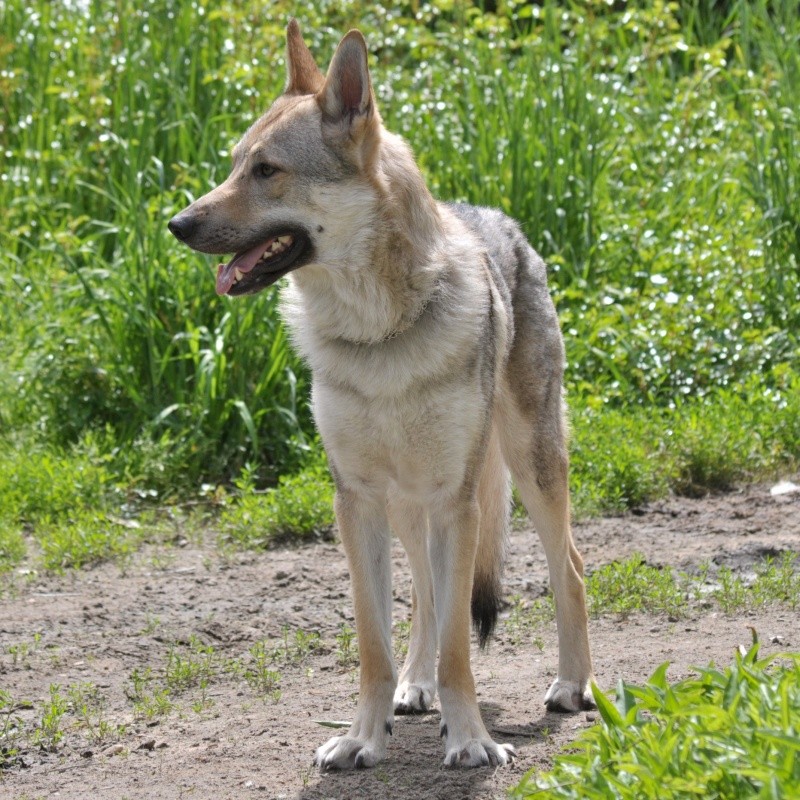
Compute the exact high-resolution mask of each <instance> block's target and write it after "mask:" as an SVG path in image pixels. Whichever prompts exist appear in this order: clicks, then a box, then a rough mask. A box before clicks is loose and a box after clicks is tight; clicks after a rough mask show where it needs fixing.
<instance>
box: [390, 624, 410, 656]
mask: <svg viewBox="0 0 800 800" xmlns="http://www.w3.org/2000/svg"><path fill="white" fill-rule="evenodd" d="M410 638H411V620H410V619H403V620H400V621H399V622H396V623H395V625H394V630H393V636H392V640H393V641H394V654H395V657H396V658H405V656H406V654H407V653H408V643H409V640H410Z"/></svg>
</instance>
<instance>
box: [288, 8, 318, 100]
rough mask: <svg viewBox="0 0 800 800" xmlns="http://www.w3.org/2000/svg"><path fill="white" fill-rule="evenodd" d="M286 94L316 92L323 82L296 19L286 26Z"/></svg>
mask: <svg viewBox="0 0 800 800" xmlns="http://www.w3.org/2000/svg"><path fill="white" fill-rule="evenodd" d="M286 72H287V79H286V89H285V90H284V91H285V93H286V94H316V93H317V92H318V91H319V90H320V89H321V88H322V85H323V84H324V83H325V76H324V75H323V74H322V73H321V72H320V71H319V67H318V66H317V64H316V62H315V61H314V56H312V55H311V51H310V50H309V49H308V45H306V43H305V42H304V41H303V37H302V35H301V34H300V26H299V25H298V24H297V20H296V19H291V20H289V26H288V27H287V28H286Z"/></svg>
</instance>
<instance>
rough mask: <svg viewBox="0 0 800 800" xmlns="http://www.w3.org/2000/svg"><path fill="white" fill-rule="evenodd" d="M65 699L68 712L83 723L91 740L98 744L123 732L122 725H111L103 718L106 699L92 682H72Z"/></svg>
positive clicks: (123, 727)
mask: <svg viewBox="0 0 800 800" xmlns="http://www.w3.org/2000/svg"><path fill="white" fill-rule="evenodd" d="M67 699H68V703H69V710H70V712H71V713H72V714H73V715H74V716H76V717H77V718H78V719H79V720H80V721H81V722H82V723H83V725H84V726H85V727H86V730H87V732H88V734H89V738H90V739H91V740H92V741H93V742H96V743H98V744H99V743H102V742H106V741H108V740H110V739H113V738H118V737H119V736H122V735H123V734H124V733H125V726H124V725H113V724H112V723H110V722H108V720H106V719H105V718H104V714H105V707H106V701H105V698H104V697H103V696H102V695H101V694H100V691H99V690H98V688H97V687H96V686H95V685H94V684H93V683H74V684H72V685H71V686H69V688H68V689H67Z"/></svg>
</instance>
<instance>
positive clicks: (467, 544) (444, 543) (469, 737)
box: [429, 497, 514, 767]
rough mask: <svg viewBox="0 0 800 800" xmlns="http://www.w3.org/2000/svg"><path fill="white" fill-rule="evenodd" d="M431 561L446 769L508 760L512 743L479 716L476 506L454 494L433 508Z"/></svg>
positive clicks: (506, 761)
mask: <svg viewBox="0 0 800 800" xmlns="http://www.w3.org/2000/svg"><path fill="white" fill-rule="evenodd" d="M430 519H431V530H430V544H429V547H430V562H431V569H432V573H433V575H434V605H435V608H436V626H437V629H438V633H439V674H438V679H439V680H438V688H439V699H440V701H441V704H442V723H441V726H442V727H441V735H442V737H443V738H444V741H445V744H444V746H445V759H444V763H445V765H446V766H448V767H481V766H489V765H492V766H498V765H502V764H507V763H508V762H509V761H511V760H512V759H513V757H514V748H513V747H512V746H511V745H509V744H497V743H496V742H494V741H493V740H492V738H491V737H490V736H489V733H488V732H487V730H486V726H485V725H484V724H483V720H482V719H481V713H480V709H479V708H478V699H477V696H476V694H475V681H474V679H473V677H472V669H471V668H470V651H469V636H470V630H469V629H470V599H471V596H472V576H473V571H474V568H475V553H476V551H477V546H478V521H479V511H478V504H477V502H475V501H474V500H472V499H470V500H465V499H462V498H461V497H459V498H454V499H453V500H452V501H451V502H449V503H442V504H440V505H439V506H438V507H437V508H436V509H432V510H431V515H430Z"/></svg>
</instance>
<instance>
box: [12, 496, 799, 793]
mask: <svg viewBox="0 0 800 800" xmlns="http://www.w3.org/2000/svg"><path fill="white" fill-rule="evenodd" d="M574 534H575V539H576V542H577V544H578V548H579V550H580V551H581V552H582V554H583V556H584V559H585V561H586V566H587V570H589V571H591V570H593V569H596V568H598V567H600V566H602V565H603V564H607V563H608V562H610V561H613V560H615V559H621V558H624V557H626V556H628V555H630V554H632V553H634V552H640V553H642V554H643V555H644V557H645V559H646V561H647V563H649V564H652V565H669V566H672V567H674V568H678V569H681V570H688V571H691V570H693V569H696V568H698V566H699V565H701V564H703V563H704V562H708V561H710V562H711V564H712V570H711V574H712V575H713V570H714V566H719V565H723V564H724V565H727V566H729V567H731V568H732V569H735V570H738V571H743V572H745V573H746V572H748V571H751V570H752V567H753V565H754V564H756V563H757V562H759V561H760V560H761V559H762V558H763V557H764V556H765V555H776V554H779V553H781V552H783V551H786V550H792V551H800V492H793V493H787V494H783V495H777V496H773V495H771V494H770V488H769V487H768V486H759V487H750V488H747V489H744V490H741V491H738V492H736V493H732V494H726V495H720V496H712V497H706V498H703V499H698V500H687V499H680V498H671V499H668V500H665V501H663V502H658V503H655V504H653V505H650V506H648V507H646V508H642V509H639V510H637V511H636V512H635V513H630V514H626V515H625V516H619V517H612V518H605V519H594V520H589V521H583V522H579V523H576V524H575V525H574ZM395 556H396V557H395V582H394V587H395V598H396V601H395V616H396V619H397V620H398V621H402V620H405V619H407V618H408V615H409V592H408V586H409V576H408V570H407V567H406V564H405V559H404V557H403V555H402V552H401V550H400V548H399V546H398V547H397V549H396V551H395ZM546 584H547V571H546V565H545V561H544V557H543V554H542V550H541V547H540V546H539V544H538V542H537V540H536V536H535V534H534V533H533V532H532V531H531V530H530V529H528V530H525V529H520V530H516V531H514V532H513V534H512V536H511V541H510V549H509V557H508V562H507V567H506V582H505V585H506V589H507V593H508V597H509V598H510V597H511V596H513V595H520V596H521V597H523V598H527V599H534V598H536V597H539V596H541V595H542V593H543V592H545V590H546ZM342 623H348V624H350V625H351V626H352V624H353V623H352V606H351V601H350V594H349V585H348V573H347V567H346V563H345V559H344V556H343V554H342V551H341V548H340V547H339V546H337V545H336V544H335V543H333V542H324V541H322V542H318V543H315V544H311V545H305V546H302V547H295V548H283V549H276V550H271V551H269V552H263V553H251V552H247V553H236V554H233V555H230V554H228V555H227V556H226V555H225V554H220V552H219V551H218V549H216V548H215V547H214V545H213V532H210V534H209V536H208V543H207V544H204V543H202V542H198V541H195V542H192V541H186V540H183V539H179V541H178V542H177V545H176V544H175V543H173V544H169V545H165V544H162V545H149V546H147V547H145V548H144V549H142V550H141V551H139V552H138V553H137V554H136V556H135V557H134V558H133V559H132V560H131V561H130V562H128V563H127V564H125V565H124V570H123V569H121V568H120V565H114V564H104V565H100V566H97V567H95V568H93V569H88V570H82V571H76V572H71V573H68V574H66V575H64V576H61V577H53V576H50V575H41V576H36V575H32V576H28V577H27V578H25V579H23V578H19V577H18V578H17V579H16V580H15V581H14V583H13V586H12V588H11V589H10V590H9V589H8V587H6V591H5V593H4V595H3V596H2V598H1V599H0V689H3V690H5V691H6V692H8V693H9V694H10V695H11V696H12V697H13V698H14V700H15V701H16V706H15V710H14V712H13V714H14V716H16V717H19V718H21V719H22V720H23V722H24V726H25V727H24V729H25V730H27V731H29V732H31V731H33V730H35V728H36V726H37V724H38V722H39V721H40V718H41V708H42V705H43V703H44V702H45V701H47V700H48V698H49V687H50V686H51V684H59V685H60V686H61V687H62V693H63V694H66V692H67V688H66V687H69V686H70V685H75V684H85V683H91V684H93V685H94V686H95V687H96V688H97V690H98V691H99V692H100V694H101V695H102V697H103V698H104V706H103V709H102V714H100V713H97V714H96V716H93V717H91V716H90V721H91V723H92V728H93V729H94V731H95V733H96V734H97V735H98V736H99V735H100V734H104V735H103V736H102V737H100V738H99V740H98V739H97V738H96V737H95V736H93V735H92V731H91V730H90V729H89V728H88V727H87V725H86V724H85V723H82V722H81V721H80V719H79V718H78V717H77V716H76V715H75V714H72V713H71V714H69V715H67V716H65V717H64V719H63V721H62V724H61V730H62V731H63V734H64V736H63V739H61V741H59V742H58V743H57V745H56V746H55V748H54V749H52V750H48V749H45V748H44V747H42V746H34V744H33V742H32V737H31V736H30V735H26V736H23V737H21V739H20V742H19V746H20V754H19V755H18V756H17V757H15V758H14V759H12V760H11V761H9V760H6V763H5V769H3V770H0V798H3V800H5V799H6V798H9V799H10V798H14V799H15V800H17V799H18V800H22V798H40V797H43V798H50V797H58V798H62V799H63V800H79V799H80V800H83V798H131V800H133V799H134V798H136V799H138V798H142V799H145V798H146V799H147V800H151V799H152V800H156V799H157V798H164V799H167V798H169V800H172V798H204V799H205V798H210V799H213V800H226V799H227V798H247V797H251V796H252V797H258V798H269V799H270V800H272V798H302V799H303V800H321V799H322V798H374V799H375V800H380V799H381V798H389V797H391V798H394V799H395V800H396V799H397V798H408V799H409V800H418V799H421V798H425V799H427V798H447V799H448V800H450V798H459V799H460V798H500V797H504V796H505V790H506V788H507V787H508V786H510V785H513V784H514V783H516V782H518V781H519V779H520V778H521V777H522V775H523V774H524V772H525V771H527V770H529V769H531V768H536V769H545V768H547V767H548V766H549V765H550V764H551V762H552V758H553V756H554V754H555V753H556V752H557V751H558V750H559V749H560V748H561V747H563V746H564V745H565V744H567V743H568V742H570V741H571V740H573V739H574V738H575V737H576V736H577V735H578V733H579V732H580V731H581V730H582V729H583V728H585V727H586V726H588V725H591V724H593V721H594V719H595V715H594V714H592V713H589V714H586V713H581V714H577V715H559V714H550V713H546V712H545V710H544V707H543V705H542V698H543V696H544V693H545V690H546V689H547V687H548V685H549V684H550V682H551V681H552V680H553V678H554V677H555V674H556V668H557V645H556V634H555V628H554V624H553V623H547V624H543V625H542V626H541V628H540V629H537V630H536V631H535V632H534V633H535V635H534V636H531V637H528V640H526V641H523V642H522V643H519V642H517V641H515V640H516V639H517V638H518V636H517V635H515V634H514V632H513V630H512V628H511V627H510V626H508V625H504V624H501V625H500V626H499V630H498V634H497V636H496V637H495V639H494V641H493V642H492V644H491V646H490V647H489V649H488V651H486V652H479V651H478V650H477V648H475V649H474V652H473V668H474V672H475V677H476V682H477V685H478V687H479V700H480V703H481V708H482V711H483V715H484V719H485V721H486V723H487V727H488V728H489V730H490V731H491V732H492V733H493V736H494V737H495V738H496V739H497V740H499V741H505V742H511V743H513V744H514V746H515V747H516V749H517V753H518V757H517V759H516V761H515V762H514V763H513V765H512V766H510V767H505V768H501V769H491V768H483V769H476V770H469V771H460V770H449V769H445V768H444V767H442V765H441V761H442V757H443V751H442V746H441V743H440V740H439V736H438V730H439V726H438V719H439V714H438V711H436V710H435V709H434V710H432V711H431V712H429V713H427V714H425V715H420V716H405V717H397V718H396V719H395V727H394V735H393V737H392V739H391V741H390V745H389V752H388V757H387V759H386V760H385V761H384V762H383V763H382V764H380V765H379V766H378V767H376V768H374V769H372V770H359V771H358V772H355V773H348V774H345V773H327V774H320V773H319V772H318V771H317V770H316V769H315V768H314V767H313V766H312V764H311V758H312V755H313V752H314V750H315V748H316V747H317V746H318V745H319V744H321V743H322V742H323V741H325V740H326V739H327V738H328V737H329V736H330V735H333V734H334V733H335V730H331V728H330V727H326V726H325V725H323V724H320V721H323V722H330V721H339V720H347V719H349V718H352V714H353V711H354V708H355V698H356V692H357V686H358V668H357V666H355V665H354V664H344V665H343V664H342V663H341V660H342V651H343V647H342V645H343V642H342V641H341V639H340V640H339V641H338V642H337V638H336V637H337V633H338V632H339V631H340V630H341V625H342ZM286 626H288V630H289V631H290V634H291V635H293V633H294V631H295V630H297V629H302V630H304V631H307V632H312V631H315V632H318V633H319V634H320V636H321V639H322V641H323V642H324V643H325V644H324V646H323V647H321V648H318V649H316V650H314V651H313V652H311V653H309V654H308V655H306V656H305V657H304V658H302V659H300V658H290V659H288V660H287V659H281V658H279V659H278V661H277V663H276V664H275V665H274V666H273V667H272V668H273V669H276V670H278V671H279V672H280V691H281V696H280V699H279V700H277V702H276V701H275V700H274V699H268V700H266V701H265V700H264V699H261V698H259V696H258V694H257V692H256V691H255V690H254V689H253V688H252V687H251V685H250V684H249V683H248V682H247V681H246V680H245V679H244V677H243V676H242V674H241V673H239V674H237V673H236V672H235V671H234V670H232V669H230V668H229V667H230V663H231V660H233V659H239V660H240V662H241V663H243V664H246V663H247V662H248V659H249V656H248V651H249V649H250V648H251V647H252V645H253V644H254V643H256V642H258V641H263V640H264V639H269V640H272V641H271V644H270V646H273V645H274V646H278V644H279V643H280V642H281V641H282V631H283V629H284V627H286ZM751 627H753V628H755V629H756V630H757V631H758V633H759V636H760V639H761V641H762V648H763V650H762V652H765V653H768V652H774V651H778V650H792V649H794V650H797V649H798V648H800V615H798V614H797V612H796V611H794V612H793V611H790V610H788V609H785V608H780V607H779V608H774V609H767V610H764V611H763V612H757V613H756V612H748V613H741V614H738V615H735V616H726V615H724V614H723V613H721V612H720V611H719V609H718V608H717V607H716V606H715V605H713V604H711V603H697V604H695V605H693V606H692V610H691V612H690V614H689V616H688V617H682V618H680V619H675V618H672V619H670V618H668V617H666V616H657V615H646V614H634V615H632V616H630V617H628V618H618V617H615V616H608V615H606V616H601V617H600V618H598V619H595V620H592V622H591V628H590V633H591V638H592V647H593V655H594V665H595V673H596V677H597V680H598V683H599V684H600V686H602V687H604V688H606V689H609V688H612V687H613V686H614V685H615V684H616V682H617V681H618V680H619V679H620V678H625V679H626V680H628V681H632V682H642V681H644V680H646V678H647V677H648V676H649V675H650V674H651V673H652V672H653V670H654V669H655V668H656V667H657V666H658V665H659V664H661V663H662V662H663V661H669V662H671V667H670V670H669V677H670V679H672V680H676V679H679V678H681V677H684V676H686V675H688V674H690V673H691V671H692V670H691V668H692V666H693V665H705V664H707V663H708V662H710V661H715V662H717V663H719V664H727V663H729V662H730V660H731V658H732V655H733V653H734V651H735V649H736V647H737V646H738V645H740V644H745V645H747V644H749V642H750V641H751V631H750V630H749V628H751ZM191 637H196V639H197V640H199V641H201V642H202V643H204V644H205V645H210V646H212V647H213V650H214V653H215V654H216V656H215V658H216V661H215V663H216V664H217V669H216V674H215V675H214V676H213V677H212V678H211V679H210V681H209V684H208V687H207V689H206V690H205V693H203V692H202V691H201V690H200V689H199V688H198V687H197V686H195V687H194V688H191V689H188V690H186V691H184V692H183V693H178V692H175V693H173V694H172V695H171V699H172V701H173V703H174V707H173V709H172V711H171V712H170V713H168V714H166V715H160V716H154V717H152V718H150V719H148V718H146V717H144V716H143V715H141V714H139V715H136V714H135V713H134V706H133V702H132V700H131V698H130V694H131V692H132V681H131V675H132V673H133V672H134V670H137V671H139V674H145V670H146V669H147V668H148V667H149V668H150V669H151V670H152V675H153V676H156V677H159V676H163V674H164V667H165V664H166V660H167V656H168V653H169V652H170V648H173V652H176V653H180V654H182V655H183V656H184V657H187V658H188V654H189V653H190V649H191V648H190V647H189V645H188V644H187V643H188V642H189V641H190V639H191ZM536 639H538V641H536ZM9 648H10V649H9ZM398 659H399V657H398ZM225 664H227V665H228V667H225V668H224V666H223V665H225ZM153 685H155V684H153ZM23 701H29V702H23ZM7 710H8V709H7ZM4 722H5V718H4V716H3V714H2V713H0V734H2V731H3V724H4ZM101 722H104V723H105V726H106V730H103V729H101ZM119 725H124V726H125V728H124V731H122V732H119V730H118V729H117V726H119ZM109 728H110V729H112V730H111V732H109V730H108V729H109ZM1 744H2V742H0V745H1ZM2 760H3V757H2V754H1V752H0V762H1V761H2Z"/></svg>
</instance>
